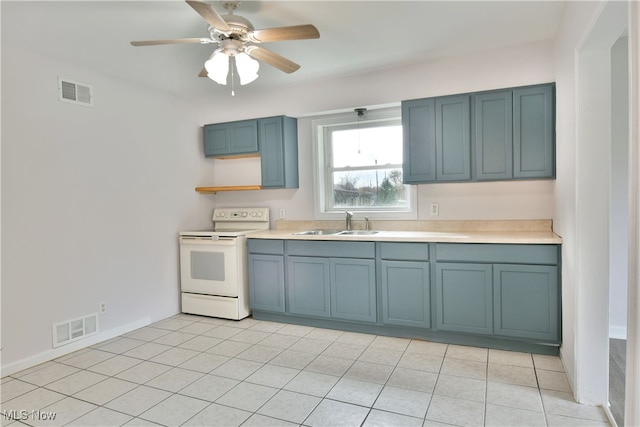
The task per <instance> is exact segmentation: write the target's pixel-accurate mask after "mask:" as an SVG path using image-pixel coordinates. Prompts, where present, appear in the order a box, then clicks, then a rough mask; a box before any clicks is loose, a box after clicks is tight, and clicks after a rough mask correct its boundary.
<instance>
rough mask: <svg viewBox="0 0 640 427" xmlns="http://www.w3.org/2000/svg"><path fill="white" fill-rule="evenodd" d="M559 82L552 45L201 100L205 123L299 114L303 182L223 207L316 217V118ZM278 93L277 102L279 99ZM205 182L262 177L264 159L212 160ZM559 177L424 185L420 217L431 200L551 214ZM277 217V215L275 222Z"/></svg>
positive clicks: (445, 205)
mask: <svg viewBox="0 0 640 427" xmlns="http://www.w3.org/2000/svg"><path fill="white" fill-rule="evenodd" d="M552 81H554V73H553V55H552V48H551V43H549V42H540V43H533V44H529V45H525V46H519V47H516V48H508V49H501V50H495V51H490V52H483V53H477V54H473V55H467V56H462V57H451V58H442V59H438V60H432V61H427V62H422V63H416V64H411V65H405V66H403V67H400V68H397V69H393V70H385V71H381V72H372V73H368V74H366V75H358V76H351V77H346V78H341V79H335V80H326V81H322V82H317V83H314V84H310V85H305V86H290V87H287V88H284V89H282V88H281V89H278V90H275V91H264V92H263V93H260V94H258V95H257V96H255V97H253V96H252V98H251V102H247V100H246V99H243V98H242V94H241V92H240V91H238V92H237V93H236V97H235V98H231V97H229V99H228V102H229V104H228V105H227V108H226V109H225V111H223V112H221V111H218V110H217V109H216V105H215V104H212V105H202V106H201V109H200V117H199V120H200V124H201V125H202V124H206V123H216V122H224V121H227V120H237V119H242V118H251V117H265V116H271V115H279V114H286V115H290V116H293V117H299V120H298V150H299V155H298V157H299V166H300V167H299V170H300V188H299V189H297V190H268V191H251V192H231V193H219V194H217V195H214V196H209V197H211V198H212V199H213V200H215V203H216V205H217V206H220V207H229V206H234V205H237V206H248V205H260V206H268V207H270V208H271V210H272V215H273V214H274V213H275V212H278V209H279V208H285V209H286V211H287V218H288V219H312V218H313V214H314V211H313V206H314V203H313V197H314V195H313V175H312V172H313V168H312V149H311V143H312V135H311V119H312V117H313V116H314V115H319V114H324V113H327V112H335V111H353V108H355V107H362V106H366V107H369V108H371V106H381V105H390V104H396V105H399V103H400V101H401V100H404V99H414V98H422V97H430V96H438V95H447V94H454V93H464V92H473V91H481V90H489V89H496V88H504V87H513V86H523V85H527V84H535V83H544V82H552ZM274 99H278V102H273V100H274ZM207 161H208V165H209V166H208V172H207V173H206V177H205V178H204V181H203V182H201V183H200V185H233V184H234V183H235V184H237V185H239V184H247V183H259V169H258V168H259V162H258V161H256V160H255V159H249V160H232V161H230V160H215V159H209V160H207ZM553 186H554V184H553V182H552V181H526V182H497V183H466V184H444V185H443V184H438V185H420V186H418V198H419V205H418V210H419V213H418V217H419V219H434V217H431V216H429V213H428V206H429V204H430V203H431V202H432V201H436V202H438V203H439V204H440V215H439V216H438V217H436V218H435V219H541V218H550V217H551V216H552V214H553ZM272 222H273V221H272Z"/></svg>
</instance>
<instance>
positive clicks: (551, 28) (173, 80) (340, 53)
mask: <svg viewBox="0 0 640 427" xmlns="http://www.w3.org/2000/svg"><path fill="white" fill-rule="evenodd" d="M211 3H212V4H213V5H214V7H215V8H216V10H218V11H219V12H220V13H221V14H224V13H226V12H225V11H224V9H223V7H222V4H221V2H219V1H213V2H211ZM563 7H564V2H563V1H494V2H488V1H451V0H449V1H415V0H414V1H245V2H241V4H240V6H239V8H238V9H237V11H236V14H237V15H241V16H244V17H245V18H247V19H249V20H250V21H251V22H252V23H253V25H254V27H255V28H256V29H262V28H272V27H279V26H288V25H297V24H314V25H315V26H316V27H317V28H318V30H319V31H320V39H317V40H299V41H286V42H274V43H265V44H263V46H264V47H266V48H268V49H270V50H273V51H274V52H276V53H278V54H280V55H282V56H285V57H287V58H289V59H291V60H292V61H294V62H297V63H298V64H300V65H301V68H300V69H299V70H298V71H296V72H295V73H293V74H286V73H283V72H282V71H279V70H277V69H274V68H272V67H270V66H269V65H267V64H262V65H261V68H260V72H259V74H260V77H259V78H258V80H256V81H255V82H253V83H251V84H249V85H247V86H245V87H243V88H242V90H243V92H244V93H246V94H249V93H250V92H251V91H253V90H258V89H260V88H265V87H274V86H276V85H286V84H291V83H300V82H305V81H310V80H317V79H325V78H337V77H340V76H342V75H354V74H356V75H357V74H360V73H366V72H369V71H372V70H377V69H386V68H390V67H396V66H402V65H403V64H409V63H415V62H422V61H424V60H427V59H431V58H437V57H443V56H451V55H458V54H465V53H469V52H476V51H484V50H491V49H495V48H501V47H507V46H516V45H520V44H524V43H529V42H534V41H540V40H548V39H551V38H553V37H554V35H555V32H556V29H557V27H558V23H559V21H560V16H561V14H562V10H563ZM0 8H1V9H0V11H1V17H2V44H3V45H4V44H15V45H19V46H21V47H23V48H26V49H29V50H32V51H36V52H39V53H42V54H45V55H50V56H53V57H55V58H58V59H63V60H65V61H69V62H72V63H75V64H78V65H81V66H86V67H89V68H91V69H97V70H102V71H103V72H104V73H106V74H108V75H113V76H116V77H119V78H123V79H126V80H129V81H133V82H137V83H142V84H145V85H148V86H151V87H154V88H158V89H161V90H164V91H168V92H171V93H175V94H178V95H180V96H186V97H190V98H193V99H197V98H199V97H204V96H209V97H210V96H211V95H215V94H226V93H228V91H229V88H228V87H225V86H220V85H218V84H217V83H215V82H213V81H212V80H209V79H207V78H199V77H198V76H197V75H198V73H199V72H200V70H201V69H202V66H203V64H204V61H205V60H206V59H207V58H208V57H209V56H210V54H211V52H212V51H213V50H214V48H215V47H214V46H215V45H212V44H209V45H199V44H195V45H184V44H182V45H162V46H147V47H133V46H131V45H130V44H129V42H130V41H131V40H152V39H166V38H185V37H206V36H207V24H206V22H205V21H204V20H203V19H202V18H201V17H200V15H198V14H197V13H196V12H195V11H194V10H193V9H192V8H191V7H189V6H188V5H187V4H186V3H184V2H183V1H180V0H170V1H68V2H60V1H42V2H36V1H6V0H3V1H1V2H0Z"/></svg>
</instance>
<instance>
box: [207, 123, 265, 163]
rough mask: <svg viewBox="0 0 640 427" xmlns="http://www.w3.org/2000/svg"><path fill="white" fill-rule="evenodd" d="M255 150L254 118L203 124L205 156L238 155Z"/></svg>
mask: <svg viewBox="0 0 640 427" xmlns="http://www.w3.org/2000/svg"><path fill="white" fill-rule="evenodd" d="M257 152H258V123H257V121H256V120H242V121H238V122H229V123H218V124H212V125H205V126H204V155H205V156H206V157H225V156H238V155H246V154H252V153H257Z"/></svg>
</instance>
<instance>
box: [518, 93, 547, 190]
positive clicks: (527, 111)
mask: <svg viewBox="0 0 640 427" xmlns="http://www.w3.org/2000/svg"><path fill="white" fill-rule="evenodd" d="M553 98H554V87H553V85H544V86H535V87H529V88H523V89H514V91H513V177H514V178H553V177H555V125H554V123H555V111H554V108H553V106H554V99H553Z"/></svg>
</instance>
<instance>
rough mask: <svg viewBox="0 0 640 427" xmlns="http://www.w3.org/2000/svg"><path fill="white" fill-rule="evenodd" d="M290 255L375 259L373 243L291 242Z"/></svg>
mask: <svg viewBox="0 0 640 427" xmlns="http://www.w3.org/2000/svg"><path fill="white" fill-rule="evenodd" d="M287 249H288V254H289V255H300V256H321V257H330V258H375V255H376V247H375V243H373V242H326V241H310V240H289V241H288V242H287Z"/></svg>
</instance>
